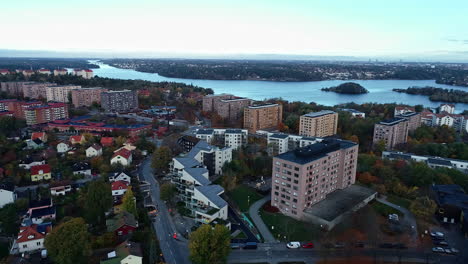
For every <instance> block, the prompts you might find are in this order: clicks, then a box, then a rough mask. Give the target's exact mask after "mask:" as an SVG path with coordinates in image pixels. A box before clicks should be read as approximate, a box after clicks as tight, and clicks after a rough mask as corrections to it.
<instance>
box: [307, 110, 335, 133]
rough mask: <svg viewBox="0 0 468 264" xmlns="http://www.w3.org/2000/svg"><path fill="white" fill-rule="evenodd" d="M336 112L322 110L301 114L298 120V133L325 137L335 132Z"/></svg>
mask: <svg viewBox="0 0 468 264" xmlns="http://www.w3.org/2000/svg"><path fill="white" fill-rule="evenodd" d="M337 127H338V113H336V112H333V111H329V110H324V111H320V112H311V113H308V114H305V115H302V116H301V118H300V121H299V135H301V136H308V137H327V136H333V135H335V134H336V129H337Z"/></svg>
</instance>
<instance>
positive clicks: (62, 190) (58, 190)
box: [50, 185, 72, 196]
mask: <svg viewBox="0 0 468 264" xmlns="http://www.w3.org/2000/svg"><path fill="white" fill-rule="evenodd" d="M71 190H72V187H71V185H64V186H57V187H51V188H50V195H52V196H61V195H65V194H67V193H69V192H71Z"/></svg>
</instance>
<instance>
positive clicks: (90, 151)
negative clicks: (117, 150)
mask: <svg viewBox="0 0 468 264" xmlns="http://www.w3.org/2000/svg"><path fill="white" fill-rule="evenodd" d="M97 156H102V147H101V146H100V145H98V144H93V145H91V146H90V147H89V148H87V149H86V157H87V158H91V157H97Z"/></svg>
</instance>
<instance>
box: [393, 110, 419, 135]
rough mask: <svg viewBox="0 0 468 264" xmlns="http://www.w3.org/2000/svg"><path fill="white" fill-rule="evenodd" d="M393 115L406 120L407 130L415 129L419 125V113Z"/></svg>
mask: <svg viewBox="0 0 468 264" xmlns="http://www.w3.org/2000/svg"><path fill="white" fill-rule="evenodd" d="M395 117H397V118H403V119H405V120H406V121H408V131H415V130H416V129H417V128H418V127H420V126H421V113H416V112H406V113H403V114H400V115H397V116H395Z"/></svg>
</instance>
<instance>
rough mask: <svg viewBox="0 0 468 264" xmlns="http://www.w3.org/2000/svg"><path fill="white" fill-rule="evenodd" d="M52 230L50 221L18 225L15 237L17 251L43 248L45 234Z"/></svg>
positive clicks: (34, 250)
mask: <svg viewBox="0 0 468 264" xmlns="http://www.w3.org/2000/svg"><path fill="white" fill-rule="evenodd" d="M51 230H52V223H44V224H40V225H30V226H22V227H20V231H19V233H18V236H17V238H16V244H17V246H18V251H19V253H33V252H37V251H39V250H42V249H44V248H45V246H44V241H45V237H46V235H47V234H48V233H49V232H50V231H51Z"/></svg>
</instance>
